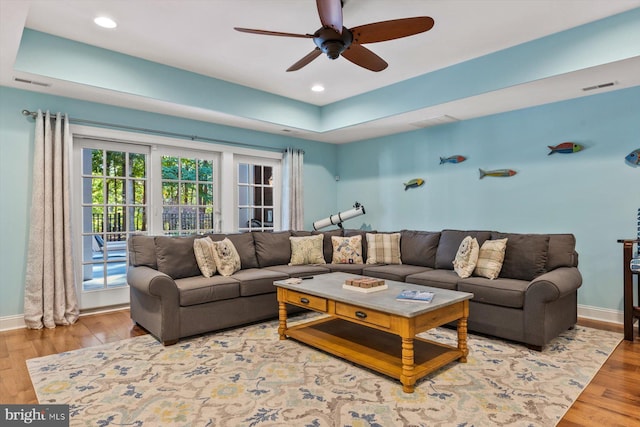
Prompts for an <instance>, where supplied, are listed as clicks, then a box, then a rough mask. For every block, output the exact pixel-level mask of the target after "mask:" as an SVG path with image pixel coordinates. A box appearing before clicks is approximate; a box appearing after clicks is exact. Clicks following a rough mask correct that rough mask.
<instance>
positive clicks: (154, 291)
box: [127, 229, 582, 350]
mask: <svg viewBox="0 0 640 427" xmlns="http://www.w3.org/2000/svg"><path fill="white" fill-rule="evenodd" d="M368 232H369V233H372V232H371V231H363V230H342V229H337V230H331V231H314V232H306V231H283V232H273V233H267V232H248V233H240V234H211V235H209V237H210V238H211V239H213V240H214V241H218V240H222V239H224V238H225V237H228V238H229V239H230V240H231V241H232V242H233V244H234V246H235V248H236V250H237V251H238V254H239V255H240V260H241V270H239V271H237V272H235V273H234V274H233V275H231V276H228V277H225V276H221V275H214V276H213V277H209V278H207V277H204V276H202V274H201V273H200V270H199V268H198V265H197V262H196V258H195V255H194V251H193V241H194V239H196V238H200V237H203V236H188V237H168V236H142V235H138V236H132V237H131V238H130V239H129V264H130V266H129V269H128V273H127V280H128V283H129V285H130V291H131V318H132V319H133V321H134V322H136V323H137V324H138V325H140V326H142V327H143V328H145V329H146V330H148V331H149V332H150V333H151V334H153V335H154V336H156V337H157V338H158V339H159V340H160V341H161V342H163V343H164V344H165V345H170V344H174V343H176V342H177V341H178V340H179V339H180V338H183V337H187V336H191V335H196V334H201V333H205V332H210V331H214V330H218V329H224V328H229V327H234V326H238V325H243V324H246V323H251V322H257V321H262V320H265V319H270V318H275V317H277V314H278V306H277V301H276V292H275V287H274V286H273V282H274V281H275V280H281V279H286V278H288V277H302V276H309V275H317V274H324V273H329V272H332V271H343V272H350V273H354V274H362V275H365V276H371V277H377V278H382V279H387V280H396V281H401V282H408V283H416V284H421V285H425V286H433V287H437V288H445V289H454V290H460V291H464V292H471V293H473V294H474V297H473V299H472V300H471V302H470V307H469V312H470V313H469V319H468V328H469V330H470V331H474V332H479V333H483V334H489V335H492V336H496V337H500V338H505V339H509V340H513V341H518V342H521V343H524V344H526V345H527V346H529V347H530V348H535V349H538V350H541V349H542V347H543V346H544V345H545V344H547V343H548V342H549V341H550V340H552V339H553V338H555V337H556V336H557V335H558V334H560V333H561V332H563V331H565V330H567V329H569V328H571V327H572V326H573V325H575V323H576V321H577V290H578V288H579V287H580V285H581V284H582V277H581V275H580V272H579V271H578V268H577V266H578V254H577V253H576V252H575V238H574V236H573V235H571V234H515V233H499V232H495V231H464V230H442V231H439V232H428V231H417V230H402V231H400V232H399V233H400V234H401V238H400V252H401V259H402V264H394V265H387V264H376V265H370V264H331V261H332V256H333V247H332V244H331V236H345V237H347V236H353V235H357V234H360V235H362V242H363V248H362V250H363V259H364V260H365V261H366V259H367V254H366V251H367V247H366V238H365V234H366V233H368ZM311 234H324V239H323V249H324V250H323V252H324V258H325V261H326V262H327V263H326V264H313V265H297V266H290V265H288V263H289V260H290V258H291V247H290V241H289V237H290V236H307V235H311ZM466 236H472V237H475V238H476V239H477V240H478V243H479V244H480V245H482V243H483V242H484V241H485V240H488V239H491V240H495V239H501V238H505V237H506V238H507V239H508V240H507V247H506V252H505V258H504V262H503V266H502V270H501V271H500V276H499V277H498V278H497V279H493V280H491V279H487V278H484V277H475V276H471V277H468V278H464V279H462V278H460V277H459V276H458V275H457V273H456V272H455V271H454V270H453V260H454V258H455V256H456V252H457V251H458V248H459V246H460V243H461V242H462V240H463V239H464V237H466ZM289 309H290V310H291V311H297V310H300V309H298V308H295V307H289Z"/></svg>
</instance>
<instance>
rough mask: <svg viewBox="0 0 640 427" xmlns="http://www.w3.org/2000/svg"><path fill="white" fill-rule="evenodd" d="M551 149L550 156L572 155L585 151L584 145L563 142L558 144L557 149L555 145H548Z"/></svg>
mask: <svg viewBox="0 0 640 427" xmlns="http://www.w3.org/2000/svg"><path fill="white" fill-rule="evenodd" d="M547 147H549V150H551V151H549V154H547V155H548V156H550V155H552V154H553V153H562V154H571V153H577V152H578V151H582V150H583V149H584V145H580V144H576V143H575V142H563V143H562V144H558V145H556V146H555V147H554V146H553V145H547Z"/></svg>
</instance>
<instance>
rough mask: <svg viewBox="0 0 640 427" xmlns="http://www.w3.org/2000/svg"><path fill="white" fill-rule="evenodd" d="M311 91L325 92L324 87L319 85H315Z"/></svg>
mask: <svg viewBox="0 0 640 427" xmlns="http://www.w3.org/2000/svg"><path fill="white" fill-rule="evenodd" d="M311 90H312V91H314V92H324V86H322V85H320V84H317V85H313V86H311Z"/></svg>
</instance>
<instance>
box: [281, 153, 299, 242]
mask: <svg viewBox="0 0 640 427" xmlns="http://www.w3.org/2000/svg"><path fill="white" fill-rule="evenodd" d="M283 160H284V167H283V168H282V169H283V177H282V183H283V186H284V188H283V191H282V202H283V203H282V205H283V209H282V226H283V229H285V230H304V194H303V191H302V184H303V183H302V176H303V172H302V168H303V166H304V151H303V150H297V149H294V148H287V149H286V151H285V152H284V159H283Z"/></svg>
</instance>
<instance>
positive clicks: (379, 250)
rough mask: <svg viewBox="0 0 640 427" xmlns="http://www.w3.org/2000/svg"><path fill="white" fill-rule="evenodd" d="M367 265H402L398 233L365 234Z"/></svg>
mask: <svg viewBox="0 0 640 427" xmlns="http://www.w3.org/2000/svg"><path fill="white" fill-rule="evenodd" d="M366 236H367V264H402V260H401V259H400V233H367V234H366Z"/></svg>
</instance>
